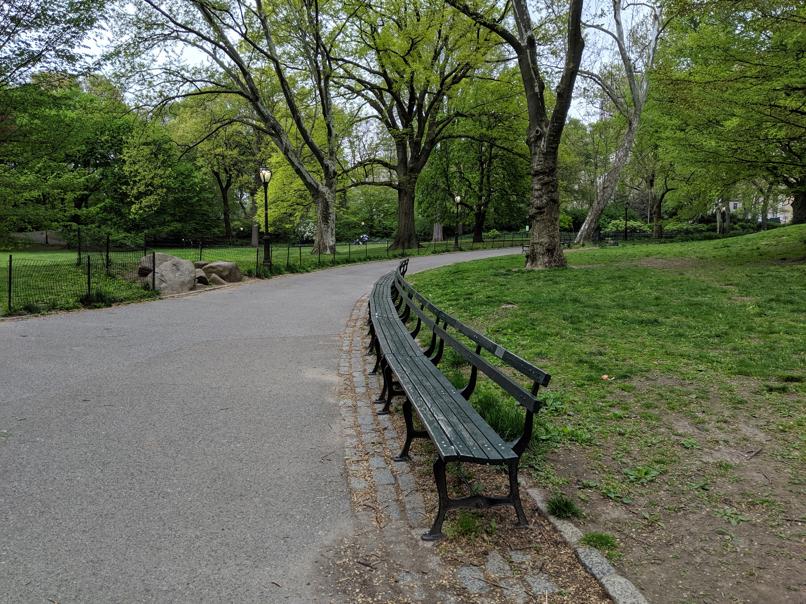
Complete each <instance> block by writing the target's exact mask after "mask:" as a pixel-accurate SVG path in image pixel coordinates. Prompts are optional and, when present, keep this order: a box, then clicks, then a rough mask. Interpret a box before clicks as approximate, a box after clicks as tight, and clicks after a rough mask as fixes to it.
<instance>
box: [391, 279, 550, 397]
mask: <svg viewBox="0 0 806 604" xmlns="http://www.w3.org/2000/svg"><path fill="white" fill-rule="evenodd" d="M394 286H395V289H396V290H397V293H398V294H399V295H400V297H402V298H403V301H404V306H402V307H401V310H404V316H405V317H408V316H409V315H410V314H411V313H413V314H414V316H415V317H416V318H417V321H418V326H419V324H420V323H422V324H424V325H425V326H426V327H427V328H428V329H430V330H431V332H432V334H433V336H434V337H436V338H438V339H439V340H441V341H442V342H444V343H445V344H447V345H448V346H450V347H451V348H452V349H453V350H454V351H456V353H457V354H459V356H461V357H462V358H463V359H464V360H465V361H467V362H468V363H470V365H471V383H472V386H471V390H470V392H472V388H473V387H475V379H476V378H475V376H476V371H481V372H482V373H484V374H485V375H486V376H487V377H488V378H490V379H491V380H493V381H494V382H495V383H496V384H498V386H500V387H501V388H502V389H503V390H504V391H505V392H506V393H507V394H509V395H510V396H512V398H514V399H515V400H516V401H517V402H518V403H520V404H521V405H522V406H523V407H524V408H525V409H526V410H527V411H528V412H530V413H534V412H536V411H537V410H538V409H539V406H540V402H539V401H538V399H537V393H538V390H539V388H540V387H541V386H547V385H548V383H549V380H550V379H551V376H550V375H549V374H548V373H546V372H545V371H543V370H542V369H540V368H539V367H535V366H534V365H532V364H531V363H529V362H528V361H526V360H524V359H523V358H521V357H519V356H518V355H516V354H514V353H512V352H510V351H509V350H507V349H505V348H504V347H502V346H500V345H499V344H497V343H495V342H494V341H492V340H490V339H489V338H488V337H486V336H484V335H482V334H480V333H479V332H477V331H476V330H474V329H473V328H471V327H468V326H467V325H465V324H464V323H462V322H461V321H459V320H458V319H456V318H454V317H452V316H451V315H449V314H448V313H446V312H445V311H443V310H442V309H440V308H439V307H437V306H435V305H434V304H433V303H431V302H430V301H429V300H428V299H427V298H426V297H425V296H423V295H422V294H420V293H419V292H418V291H417V290H415V289H414V288H413V287H412V286H411V284H410V283H408V282H407V281H406V280H405V279H404V278H403V275H402V274H401V273H400V272H399V271H398V272H397V274H396V275H395V283H394ZM448 328H452V329H455V330H456V331H457V332H459V333H460V334H462V335H463V336H464V337H466V338H467V339H469V340H470V341H471V342H473V343H474V344H476V350H475V351H473V350H471V349H470V348H468V347H467V346H465V344H464V343H462V342H461V341H459V340H458V339H457V338H456V337H454V336H453V335H452V334H451V333H449V332H448V331H447V329H448ZM415 331H416V330H415ZM482 350H486V351H487V352H489V353H491V354H492V355H493V356H495V357H497V358H498V359H500V360H501V362H502V363H504V364H505V365H506V366H508V367H511V368H512V369H514V370H515V371H517V372H518V373H520V374H521V375H523V376H524V377H526V378H527V379H528V380H529V381H531V382H532V388H531V391H529V390H526V389H525V388H524V387H523V386H521V384H520V383H518V382H517V381H516V380H514V379H513V378H512V377H510V376H509V375H507V374H506V373H504V372H503V371H502V370H501V369H500V368H499V367H497V366H495V365H493V364H492V363H490V362H489V361H487V359H485V358H484V357H483V356H481V351H482Z"/></svg>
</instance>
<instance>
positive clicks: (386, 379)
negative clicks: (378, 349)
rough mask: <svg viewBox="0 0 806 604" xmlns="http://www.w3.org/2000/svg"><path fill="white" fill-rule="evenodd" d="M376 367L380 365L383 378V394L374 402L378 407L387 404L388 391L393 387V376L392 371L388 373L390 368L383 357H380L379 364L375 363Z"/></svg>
mask: <svg viewBox="0 0 806 604" xmlns="http://www.w3.org/2000/svg"><path fill="white" fill-rule="evenodd" d="M375 365H376V366H377V365H380V368H381V376H382V377H383V387H382V388H381V393H380V394H379V395H378V398H376V399H375V400H374V401H372V402H373V403H375V404H376V405H382V404H383V403H385V402H386V391H387V390H389V389H390V388H391V387H392V383H391V376H390V374H391V371H388V372H387V370H388V369H389V366H388V365H387V364H386V363H385V362H384V360H383V357H380V356H379V357H378V360H377V362H376V363H375Z"/></svg>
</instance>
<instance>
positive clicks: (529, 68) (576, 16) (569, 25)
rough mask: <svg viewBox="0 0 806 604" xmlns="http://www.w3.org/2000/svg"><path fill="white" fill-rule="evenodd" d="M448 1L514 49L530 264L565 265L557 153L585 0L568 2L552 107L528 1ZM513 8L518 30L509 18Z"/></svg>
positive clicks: (574, 72)
mask: <svg viewBox="0 0 806 604" xmlns="http://www.w3.org/2000/svg"><path fill="white" fill-rule="evenodd" d="M447 2H448V4H450V5H451V6H453V7H454V8H456V9H457V10H459V11H460V12H462V13H464V14H465V15H467V16H468V17H469V18H471V19H472V20H473V21H475V22H476V23H478V24H479V25H481V26H482V27H484V28H486V29H488V30H489V31H491V32H493V33H494V34H496V35H497V36H498V37H500V38H501V39H502V40H503V41H504V42H506V44H508V45H509V46H510V48H511V49H512V50H513V51H514V52H515V56H516V58H517V63H518V69H519V71H520V75H521V80H522V83H523V91H524V94H525V95H526V107H527V116H528V119H529V125H528V130H527V136H526V141H527V145H528V147H529V157H530V174H531V178H532V191H531V200H530V204H529V224H530V225H531V227H532V228H531V232H530V240H529V250H528V252H527V256H526V266H527V268H552V267H561V266H565V255H564V254H563V250H562V245H561V243H560V191H559V180H558V156H559V148H560V141H561V139H562V133H563V129H564V128H565V122H566V119H567V117H568V110H569V108H570V106H571V99H572V96H573V91H574V83H575V82H576V78H577V74H578V72H579V67H580V63H581V61H582V50H583V48H584V45H585V44H584V40H583V38H582V4H583V0H570V1H569V3H568V11H567V14H566V15H565V16H566V20H565V49H564V52H563V53H562V54H563V61H562V63H563V67H562V71H561V73H560V77H559V80H558V82H557V85H556V90H555V99H554V107H553V108H551V109H549V106H548V104H547V93H546V87H547V86H546V79H545V76H544V73H543V70H542V68H541V66H540V56H539V46H538V40H537V36H536V31H538V30H537V28H536V27H535V24H534V19H533V17H532V13H531V12H530V7H529V6H528V4H527V2H526V0H514V1H513V2H512V3H511V4H510V3H508V4H507V5H506V6H505V8H504V12H503V13H502V12H501V10H500V9H499V8H498V7H497V6H493V7H485V6H478V5H477V4H474V5H470V4H468V3H466V2H464V1H463V0H447ZM510 9H511V12H512V19H513V22H514V31H513V29H512V28H511V27H510V26H509V24H508V22H507V21H506V17H507V15H508V14H509V12H510Z"/></svg>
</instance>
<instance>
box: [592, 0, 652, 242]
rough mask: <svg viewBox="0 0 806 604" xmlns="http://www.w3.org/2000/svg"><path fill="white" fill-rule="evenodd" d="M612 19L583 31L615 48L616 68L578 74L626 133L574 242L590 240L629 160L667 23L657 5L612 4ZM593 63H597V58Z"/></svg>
mask: <svg viewBox="0 0 806 604" xmlns="http://www.w3.org/2000/svg"><path fill="white" fill-rule="evenodd" d="M625 7H626V8H627V10H629V11H630V13H631V14H630V17H631V20H630V21H629V23H630V24H631V25H630V26H628V28H627V29H626V30H625V27H624V19H623V16H622V12H623V10H624V9H625ZM611 17H612V25H609V26H608V25H603V24H601V23H586V24H585V27H587V28H589V29H591V30H594V31H597V32H600V33H601V34H603V35H604V36H606V38H607V39H608V40H610V41H611V42H612V43H613V44H614V45H615V49H616V51H617V54H618V57H619V61H620V63H619V64H618V67H616V68H611V66H609V65H608V66H606V67H605V68H604V69H602V70H601V71H600V72H598V73H597V72H594V71H591V70H587V69H583V70H581V71H580V74H581V75H583V76H585V77H587V78H589V79H590V80H592V81H593V82H595V83H596V84H597V85H598V86H599V87H600V88H601V90H602V91H603V92H604V94H605V95H606V96H607V99H608V100H609V101H610V103H611V104H612V106H613V107H614V108H615V109H616V111H618V113H619V114H621V115H622V116H623V117H624V119H625V121H626V129H625V131H624V134H623V136H622V138H621V141H620V143H619V145H618V147H617V149H616V151H615V154H614V156H613V159H612V161H611V163H610V167H609V169H608V170H607V172H605V174H604V176H603V177H602V178H601V180H600V181H599V185H598V187H597V189H596V199H595V200H594V202H593V204H592V205H591V207H590V210H588V215H587V217H586V218H585V222H584V223H583V225H582V228H580V229H579V232H578V233H577V237H576V243H582V242H585V241H590V240H591V238H592V237H593V234H594V233H595V232H596V229H597V227H598V225H599V218H600V217H601V215H602V211H603V210H604V208H605V206H606V205H607V204H608V203H609V202H610V200H611V199H612V197H613V194H614V193H615V191H616V186H617V185H618V181H619V176H620V175H621V171H622V170H623V169H624V166H626V165H627V161H628V160H629V158H630V152H631V151H632V147H633V145H634V143H635V138H636V136H637V135H638V126H639V124H640V121H641V113H642V112H643V110H644V106H645V105H646V100H647V95H648V94H649V75H650V72H651V71H652V68H653V66H654V64H655V52H656V50H657V47H658V42H659V40H660V36H661V34H662V32H663V30H664V28H665V27H666V24H667V22H666V21H665V20H664V17H663V7H662V4H661V2H660V1H659V0H648V1H647V2H640V3H635V2H630V1H627V2H625V1H624V0H612V14H611ZM597 58H599V59H601V55H598V57H597ZM622 83H625V85H624V86H623V85H622ZM624 88H626V92H625V90H624Z"/></svg>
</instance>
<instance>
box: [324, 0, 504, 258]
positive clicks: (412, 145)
mask: <svg viewBox="0 0 806 604" xmlns="http://www.w3.org/2000/svg"><path fill="white" fill-rule="evenodd" d="M353 12H354V17H353V26H354V28H353V30H352V33H353V36H354V38H355V39H354V45H353V48H352V55H353V56H351V57H341V58H340V61H339V63H340V65H341V70H342V72H343V74H344V76H343V77H342V78H340V84H341V86H342V87H343V88H344V89H345V90H346V91H348V92H349V93H351V94H352V95H354V96H355V97H356V98H358V99H360V100H361V101H362V102H365V103H366V104H367V105H368V106H369V107H370V108H371V109H372V111H373V117H374V118H375V119H376V120H377V121H378V122H379V123H380V124H381V125H382V127H383V128H384V129H385V131H386V133H387V134H388V136H389V137H390V139H391V144H392V146H393V148H394V158H393V159H391V160H390V159H387V158H383V157H379V156H377V155H376V156H374V157H370V158H367V159H365V160H364V161H360V162H357V164H356V166H354V169H355V168H364V167H365V166H375V167H379V168H381V169H384V170H386V171H388V173H389V175H390V176H392V178H391V179H387V180H379V179H376V178H371V179H364V180H358V181H355V182H354V183H353V185H356V184H359V183H363V184H372V185H379V184H380V185H383V186H390V187H392V188H394V189H395V190H396V191H397V196H398V225H397V232H396V233H395V237H394V240H393V242H392V247H396V248H400V247H402V248H412V247H416V246H417V233H416V228H415V220H414V218H415V215H414V210H415V197H416V191H417V179H418V178H419V176H420V174H421V173H422V171H423V169H424V168H425V166H426V163H427V162H428V159H429V157H430V156H431V153H432V152H433V150H434V148H435V147H436V145H437V143H438V142H439V141H440V140H441V139H442V137H443V136H444V134H445V132H446V130H447V128H448V127H449V126H450V124H451V122H452V121H453V120H454V119H455V117H456V115H455V114H454V113H453V112H452V111H445V109H444V106H445V103H446V102H447V100H448V97H449V95H451V94H452V93H453V92H454V91H456V90H457V88H458V87H459V86H460V85H461V84H462V82H463V81H465V79H466V78H467V77H469V76H470V75H472V73H473V70H474V68H475V67H476V66H477V65H478V64H479V63H480V62H481V60H482V59H483V57H484V55H485V54H486V53H487V52H488V51H489V49H490V47H491V46H490V44H489V42H488V40H487V39H486V38H487V37H489V36H488V35H487V34H485V35H479V31H478V27H477V26H476V25H475V24H468V22H467V20H465V19H460V18H458V15H456V13H455V12H454V11H451V10H449V9H447V8H446V7H445V5H444V4H443V2H441V1H439V0H424V1H423V0H419V1H417V2H411V1H409V0H385V1H384V2H380V3H369V2H364V1H361V2H358V3H357V4H356V7H355V10H354V11H353Z"/></svg>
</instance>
